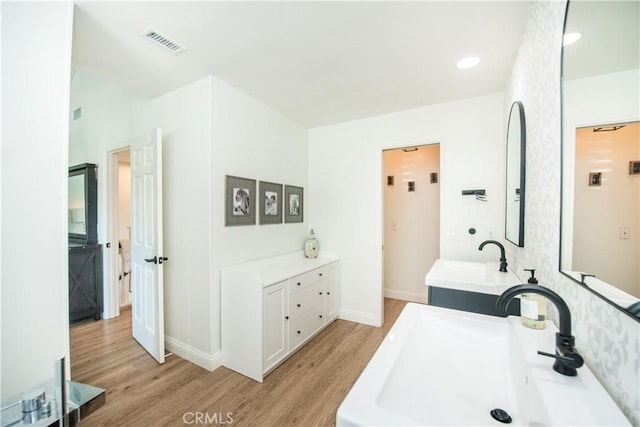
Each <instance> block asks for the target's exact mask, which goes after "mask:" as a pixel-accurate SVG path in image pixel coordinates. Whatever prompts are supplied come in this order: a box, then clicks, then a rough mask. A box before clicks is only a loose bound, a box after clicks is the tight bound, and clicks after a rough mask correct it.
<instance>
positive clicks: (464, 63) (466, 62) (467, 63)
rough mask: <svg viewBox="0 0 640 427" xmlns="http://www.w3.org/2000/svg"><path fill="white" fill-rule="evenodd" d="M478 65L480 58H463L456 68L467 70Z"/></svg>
mask: <svg viewBox="0 0 640 427" xmlns="http://www.w3.org/2000/svg"><path fill="white" fill-rule="evenodd" d="M479 63H480V58H478V57H477V56H470V57H468V58H464V59H461V60H460V61H458V63H457V64H456V67H458V68H459V69H461V70H464V69H467V68H472V67H475V66H476V65H478V64H479Z"/></svg>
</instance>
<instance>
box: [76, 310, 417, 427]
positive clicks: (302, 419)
mask: <svg viewBox="0 0 640 427" xmlns="http://www.w3.org/2000/svg"><path fill="white" fill-rule="evenodd" d="M405 304H406V302H405V301H399V300H393V299H385V310H384V318H385V324H384V326H383V327H382V328H375V327H372V326H366V325H361V324H358V323H353V322H347V321H344V320H337V321H335V322H333V323H332V324H331V325H330V326H329V327H328V328H327V329H325V330H324V331H323V332H321V333H320V334H318V335H317V336H316V337H315V338H314V339H313V340H311V341H310V342H309V343H308V344H307V345H305V346H304V347H303V348H302V349H301V350H299V351H298V352H297V353H295V354H294V355H293V356H292V357H290V358H289V359H288V360H287V361H286V362H284V363H283V364H282V365H280V366H279V367H278V368H276V369H275V370H274V371H273V372H272V373H270V374H269V375H268V376H267V377H266V378H265V380H264V383H262V384H260V383H257V382H255V381H253V380H251V379H249V378H246V377H244V376H243V375H240V374H238V373H236V372H234V371H231V370H229V369H226V368H224V367H221V368H218V369H216V370H215V371H213V372H209V371H207V370H205V369H202V368H200V367H198V366H196V365H193V364H192V363H190V362H187V361H186V360H184V359H181V358H179V357H177V356H171V357H169V358H168V359H167V361H166V363H165V364H164V365H158V364H157V363H156V362H155V361H154V360H153V359H152V358H151V357H150V356H149V355H148V354H147V353H146V352H145V351H144V350H143V349H142V347H140V346H139V345H138V344H137V343H136V342H135V341H134V340H133V338H132V337H131V314H130V313H131V312H130V311H127V312H125V313H124V314H123V315H121V316H120V317H118V318H116V319H111V320H102V321H98V322H92V323H86V324H82V325H78V326H74V327H72V328H71V377H72V379H73V380H74V381H78V382H82V383H86V384H90V385H94V386H96V387H101V388H104V389H106V390H107V403H106V404H105V405H104V406H103V407H102V408H100V409H98V410H97V411H96V412H94V413H93V414H91V415H90V416H88V417H87V418H86V419H84V420H82V422H81V425H83V426H136V427H137V426H154V427H155V426H184V425H205V423H206V425H216V423H212V421H214V420H216V421H218V423H217V425H233V426H260V427H263V426H264V427H268V426H274V427H276V426H277V427H280V426H333V425H335V417H336V411H337V410H338V406H340V403H341V402H342V400H343V399H344V398H345V396H346V395H347V393H348V392H349V390H350V389H351V386H352V385H353V383H354V382H355V381H356V379H357V378H358V376H359V375H360V373H361V372H362V370H363V369H364V367H365V366H366V365H367V363H368V361H369V359H370V358H371V356H373V354H374V353H375V351H376V349H377V348H378V346H379V345H380V343H381V342H382V340H383V338H384V337H385V335H386V334H387V332H388V331H389V329H390V328H391V326H392V325H393V323H394V322H395V320H396V318H397V317H398V315H399V314H400V312H401V311H402V309H403V308H404V306H405ZM227 415H228V416H227ZM198 416H199V417H202V418H200V420H201V421H203V422H202V423H199V424H197V423H196V417H198ZM231 421H232V422H231Z"/></svg>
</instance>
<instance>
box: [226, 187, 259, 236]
mask: <svg viewBox="0 0 640 427" xmlns="http://www.w3.org/2000/svg"><path fill="white" fill-rule="evenodd" d="M225 187H226V191H225V224H224V225H225V226H227V227H228V226H236V225H255V223H256V180H255V179H249V178H241V177H238V176H231V175H226V176H225Z"/></svg>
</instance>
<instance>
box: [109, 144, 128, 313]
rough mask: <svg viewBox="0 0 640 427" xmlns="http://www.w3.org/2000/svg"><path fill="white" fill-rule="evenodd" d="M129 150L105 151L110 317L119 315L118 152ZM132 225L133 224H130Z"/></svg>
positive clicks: (123, 148)
mask: <svg viewBox="0 0 640 427" xmlns="http://www.w3.org/2000/svg"><path fill="white" fill-rule="evenodd" d="M126 150H131V146H125V147H120V148H117V149H115V150H110V151H108V152H107V179H106V181H107V188H106V192H107V218H106V219H107V221H106V228H105V229H106V234H107V236H106V237H107V239H106V241H107V244H106V245H110V246H111V247H109V248H107V247H106V245H105V251H104V254H105V260H104V266H105V275H104V283H105V287H104V311H103V316H102V317H103V318H104V319H111V318H113V317H118V316H120V286H118V276H119V273H120V268H119V264H118V241H119V240H120V239H119V237H118V235H119V227H118V209H119V203H118V193H119V191H118V181H119V179H118V154H119V153H120V152H122V151H126ZM131 226H132V227H133V224H131Z"/></svg>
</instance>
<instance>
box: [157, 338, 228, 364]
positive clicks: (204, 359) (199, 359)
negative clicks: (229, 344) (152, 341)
mask: <svg viewBox="0 0 640 427" xmlns="http://www.w3.org/2000/svg"><path fill="white" fill-rule="evenodd" d="M164 345H165V348H166V349H167V351H170V352H171V353H173V354H175V355H176V356H179V357H181V358H183V359H185V360H188V361H189V362H191V363H193V364H194V365H198V366H200V367H201V368H204V369H206V370H207V371H213V370H215V369H217V368H219V367H220V366H222V352H220V351H218V352H216V353H214V354H213V355H210V354H207V353H205V352H203V351H201V350H198V349H197V348H194V347H191V346H190V345H189V344H187V343H184V342H182V341H180V340H178V339H176V338H173V337H170V336H167V335H165V336H164Z"/></svg>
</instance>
